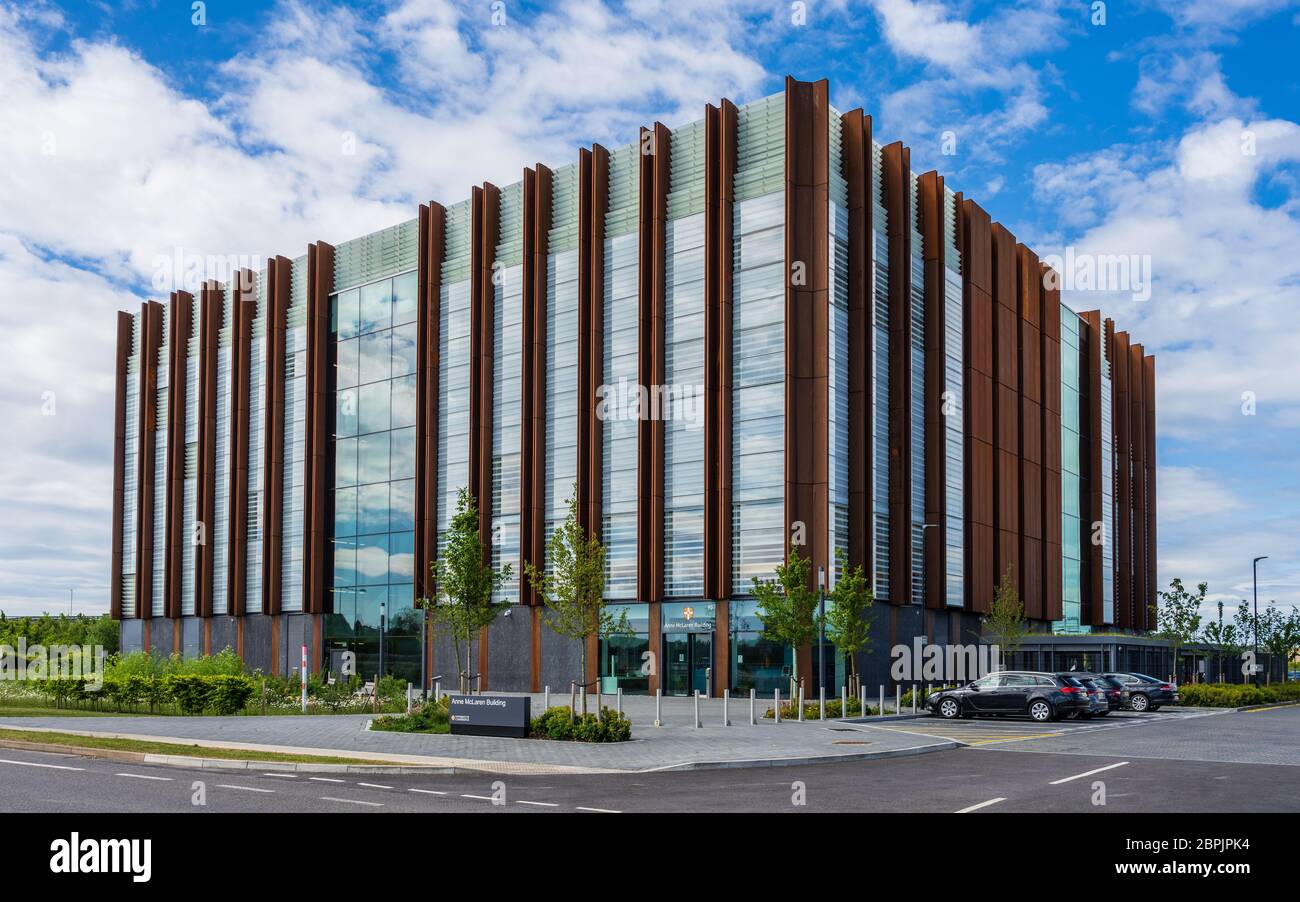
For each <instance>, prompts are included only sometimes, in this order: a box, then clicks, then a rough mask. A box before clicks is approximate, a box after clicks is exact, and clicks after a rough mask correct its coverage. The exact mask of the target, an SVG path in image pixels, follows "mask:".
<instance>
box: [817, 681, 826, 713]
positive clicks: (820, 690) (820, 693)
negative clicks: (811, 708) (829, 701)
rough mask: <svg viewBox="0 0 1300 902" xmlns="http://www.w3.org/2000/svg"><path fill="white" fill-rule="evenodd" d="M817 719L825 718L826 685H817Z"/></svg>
mask: <svg viewBox="0 0 1300 902" xmlns="http://www.w3.org/2000/svg"><path fill="white" fill-rule="evenodd" d="M817 719H818V720H825V719H826V687H825V686H818V687H817Z"/></svg>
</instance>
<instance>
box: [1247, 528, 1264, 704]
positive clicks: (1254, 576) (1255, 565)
mask: <svg viewBox="0 0 1300 902" xmlns="http://www.w3.org/2000/svg"><path fill="white" fill-rule="evenodd" d="M1266 560H1268V555H1267V554H1264V555H1260V556H1259V557H1257V558H1255V560H1253V561H1251V563H1250V569H1251V582H1252V583H1253V584H1254V590H1255V626H1254V629H1253V630H1252V632H1253V633H1254V634H1255V666H1254V668H1252V671H1253V672H1252V674H1251V675H1252V676H1254V678H1255V685H1256V686H1258V685H1259V669H1258V668H1259V562H1260V561H1266Z"/></svg>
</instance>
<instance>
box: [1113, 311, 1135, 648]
mask: <svg viewBox="0 0 1300 902" xmlns="http://www.w3.org/2000/svg"><path fill="white" fill-rule="evenodd" d="M1111 361H1112V363H1113V365H1114V368H1113V370H1112V371H1111V372H1112V374H1113V385H1114V398H1115V400H1114V403H1113V405H1112V408H1111V409H1112V410H1113V412H1114V419H1115V459H1116V461H1117V469H1118V478H1117V479H1116V480H1115V494H1116V497H1117V503H1118V509H1119V516H1118V517H1117V518H1116V520H1117V521H1118V523H1117V528H1116V530H1115V535H1116V539H1117V546H1118V553H1117V554H1116V555H1115V561H1116V566H1117V568H1118V570H1119V576H1118V578H1117V579H1116V580H1115V625H1116V626H1118V627H1120V628H1121V629H1131V628H1133V626H1134V620H1133V594H1134V593H1133V479H1132V476H1131V475H1130V467H1131V466H1132V460H1133V457H1132V455H1133V446H1132V416H1131V415H1130V412H1129V337H1128V333H1127V332H1116V333H1114V339H1113V343H1112V346H1111Z"/></svg>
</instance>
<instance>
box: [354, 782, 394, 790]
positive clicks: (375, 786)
mask: <svg viewBox="0 0 1300 902" xmlns="http://www.w3.org/2000/svg"><path fill="white" fill-rule="evenodd" d="M357 785H358V786H367V787H369V788H370V789H392V788H393V787H391V786H385V785H384V784H382V783H360V782H358V783H357Z"/></svg>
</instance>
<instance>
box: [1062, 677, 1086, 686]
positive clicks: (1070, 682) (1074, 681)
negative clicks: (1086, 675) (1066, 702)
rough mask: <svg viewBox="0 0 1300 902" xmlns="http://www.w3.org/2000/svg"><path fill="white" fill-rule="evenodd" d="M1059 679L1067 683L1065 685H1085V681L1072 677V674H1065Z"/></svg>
mask: <svg viewBox="0 0 1300 902" xmlns="http://www.w3.org/2000/svg"><path fill="white" fill-rule="evenodd" d="M1059 679H1060V680H1061V682H1063V683H1065V685H1067V686H1082V685H1083V683H1081V682H1079V680H1078V679H1076V678H1075V677H1072V676H1063V677H1060V678H1059Z"/></svg>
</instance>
